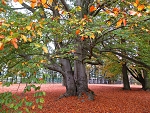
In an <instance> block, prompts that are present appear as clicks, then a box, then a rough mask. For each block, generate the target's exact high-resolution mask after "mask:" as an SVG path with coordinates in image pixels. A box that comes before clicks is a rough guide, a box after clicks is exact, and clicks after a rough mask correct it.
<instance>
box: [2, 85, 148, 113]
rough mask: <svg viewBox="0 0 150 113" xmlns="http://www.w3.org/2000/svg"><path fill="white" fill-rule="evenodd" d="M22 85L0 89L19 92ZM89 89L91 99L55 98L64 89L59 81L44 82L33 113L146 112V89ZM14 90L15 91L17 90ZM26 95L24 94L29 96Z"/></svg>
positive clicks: (103, 87) (113, 87)
mask: <svg viewBox="0 0 150 113" xmlns="http://www.w3.org/2000/svg"><path fill="white" fill-rule="evenodd" d="M24 87H25V85H23V84H22V85H21V86H20V87H19V89H18V85H12V86H11V87H9V88H6V87H1V86H0V92H4V91H12V92H14V93H17V94H19V92H21V91H22V89H23V88H24ZM89 87H90V89H91V90H93V91H94V92H95V94H96V96H95V100H94V101H88V100H87V99H86V98H81V99H78V98H77V97H68V98H63V99H60V100H58V97H59V96H60V95H61V94H63V93H64V92H65V87H63V86H61V84H45V85H42V86H41V90H43V91H46V92H47V93H46V96H45V97H44V98H45V103H44V106H43V109H42V110H39V109H36V108H35V109H34V111H36V112H37V113H44V112H45V113H150V92H145V91H143V90H142V89H141V86H131V89H132V90H131V91H124V90H122V85H104V84H90V85H89ZM17 89H18V91H17ZM30 95H31V93H30V94H27V95H26V96H27V97H28V98H29V99H32V97H31V96H30Z"/></svg>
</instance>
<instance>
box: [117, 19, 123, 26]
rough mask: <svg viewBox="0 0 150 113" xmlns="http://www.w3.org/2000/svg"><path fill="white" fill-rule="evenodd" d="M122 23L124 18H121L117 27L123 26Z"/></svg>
mask: <svg viewBox="0 0 150 113" xmlns="http://www.w3.org/2000/svg"><path fill="white" fill-rule="evenodd" d="M121 24H122V19H120V20H119V21H118V22H117V25H116V27H120V26H121Z"/></svg>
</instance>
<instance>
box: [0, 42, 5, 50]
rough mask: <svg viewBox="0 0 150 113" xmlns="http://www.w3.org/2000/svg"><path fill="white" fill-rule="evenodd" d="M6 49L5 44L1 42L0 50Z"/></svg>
mask: <svg viewBox="0 0 150 113" xmlns="http://www.w3.org/2000/svg"><path fill="white" fill-rule="evenodd" d="M3 49H4V44H3V43H2V42H0V50H3Z"/></svg>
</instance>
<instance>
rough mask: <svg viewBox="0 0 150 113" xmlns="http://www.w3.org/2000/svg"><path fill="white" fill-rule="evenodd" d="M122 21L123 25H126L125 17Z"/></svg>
mask: <svg viewBox="0 0 150 113" xmlns="http://www.w3.org/2000/svg"><path fill="white" fill-rule="evenodd" d="M122 21H123V25H124V26H126V25H127V21H126V19H125V18H124V19H123V20H122Z"/></svg>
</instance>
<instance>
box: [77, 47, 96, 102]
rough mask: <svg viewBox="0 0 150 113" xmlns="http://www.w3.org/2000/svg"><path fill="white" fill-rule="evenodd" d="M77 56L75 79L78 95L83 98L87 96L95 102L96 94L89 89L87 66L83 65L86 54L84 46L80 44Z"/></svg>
mask: <svg viewBox="0 0 150 113" xmlns="http://www.w3.org/2000/svg"><path fill="white" fill-rule="evenodd" d="M76 53H77V54H75V56H77V57H78V59H77V60H75V62H74V76H75V77H74V78H75V82H76V86H77V95H78V96H79V97H81V96H82V95H84V94H86V95H87V96H88V99H89V100H94V92H93V91H91V90H90V89H89V88H88V79H87V75H86V68H85V64H84V63H83V59H84V57H85V56H84V55H85V54H86V53H85V52H84V50H83V48H82V44H79V45H78V47H77V52H76Z"/></svg>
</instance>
